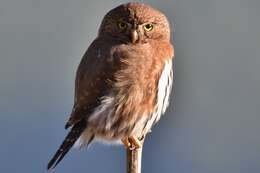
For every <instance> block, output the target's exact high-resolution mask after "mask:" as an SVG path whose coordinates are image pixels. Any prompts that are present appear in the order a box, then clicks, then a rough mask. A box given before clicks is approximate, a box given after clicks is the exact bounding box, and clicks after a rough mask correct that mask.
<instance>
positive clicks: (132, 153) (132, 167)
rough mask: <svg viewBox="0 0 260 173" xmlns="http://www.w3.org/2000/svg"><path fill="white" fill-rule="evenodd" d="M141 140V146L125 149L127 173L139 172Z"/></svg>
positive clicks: (140, 165) (140, 167) (140, 166)
mask: <svg viewBox="0 0 260 173" xmlns="http://www.w3.org/2000/svg"><path fill="white" fill-rule="evenodd" d="M143 141H144V140H143ZM143 141H142V146H141V147H140V148H134V149H129V148H127V149H126V155H127V159H126V161H127V162H126V168H127V173H141V169H142V150H143Z"/></svg>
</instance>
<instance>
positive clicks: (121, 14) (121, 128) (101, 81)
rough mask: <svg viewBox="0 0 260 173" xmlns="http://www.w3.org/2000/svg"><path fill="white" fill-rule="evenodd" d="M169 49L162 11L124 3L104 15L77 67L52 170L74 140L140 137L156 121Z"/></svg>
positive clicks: (168, 75) (167, 79)
mask: <svg viewBox="0 0 260 173" xmlns="http://www.w3.org/2000/svg"><path fill="white" fill-rule="evenodd" d="M173 54H174V51H173V47H172V45H171V43H170V28H169V23H168V21H167V18H166V17H165V15H164V14H163V13H161V12H159V11H157V10H155V9H153V8H152V7H150V6H148V5H145V4H141V3H127V4H123V5H120V6H118V7H116V8H115V9H112V10H111V11H110V12H108V13H107V14H106V16H105V17H104V19H103V21H102V23H101V26H100V29H99V34H98V36H97V38H96V39H95V40H94V41H93V43H92V44H91V45H90V47H89V48H88V50H87V51H86V53H85V55H84V56H83V58H82V60H81V63H80V65H79V67H78V70H77V75H76V83H75V103H74V108H73V110H72V113H71V116H70V118H69V120H68V122H67V124H66V128H69V127H71V131H70V132H69V134H68V135H67V137H66V138H65V140H64V142H63V143H62V145H61V146H60V148H59V150H58V151H57V152H56V154H55V155H54V157H53V158H52V160H51V161H50V162H49V164H48V169H50V168H54V167H55V166H56V165H57V164H58V163H59V162H60V160H61V159H62V158H63V157H64V156H65V154H66V153H67V152H68V151H69V149H70V148H71V147H72V146H73V145H74V143H75V142H76V141H77V140H81V142H82V145H84V144H87V145H88V144H89V143H90V142H91V141H92V140H93V139H95V138H99V139H104V140H107V141H120V140H124V139H126V138H128V137H132V136H134V137H142V136H145V135H146V133H147V132H148V131H149V130H150V128H151V127H152V125H153V124H154V123H155V122H157V121H158V120H159V119H160V116H161V114H163V113H164V111H165V109H166V107H167V105H168V99H169V94H170V91H171V84H172V58H173Z"/></svg>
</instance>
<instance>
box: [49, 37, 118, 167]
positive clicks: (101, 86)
mask: <svg viewBox="0 0 260 173" xmlns="http://www.w3.org/2000/svg"><path fill="white" fill-rule="evenodd" d="M110 45H111V44H110ZM111 56H112V54H111V51H110V47H109V45H106V44H105V43H104V42H102V41H98V40H95V41H94V42H93V43H92V44H91V46H90V47H89V49H88V50H87V52H86V53H85V55H84V56H83V58H82V60H81V62H80V65H79V67H78V70H77V75H76V82H75V103H74V108H73V110H72V113H71V116H70V118H69V120H68V122H67V124H66V126H65V128H68V127H71V126H72V128H71V130H70V132H69V133H68V135H67V136H66V138H65V139H64V141H63V143H62V144H61V145H60V147H59V149H58V150H57V152H56V153H55V154H54V156H53V157H52V159H51V160H50V162H49V163H48V167H47V168H48V169H53V168H55V166H56V165H57V164H58V163H59V162H60V161H61V160H62V158H63V157H64V156H65V155H66V154H67V152H68V151H69V150H70V148H71V147H72V146H73V145H74V143H75V142H76V141H77V139H78V138H79V137H80V136H81V134H82V133H83V131H84V130H85V129H86V127H87V119H88V117H89V116H90V114H91V113H92V112H93V111H94V109H95V108H96V107H97V106H98V105H99V104H100V101H101V99H102V97H104V96H105V95H106V94H107V93H108V91H109V90H111V88H112V81H113V74H114V71H115V68H114V67H115V66H114V62H113V61H111ZM93 138H94V136H93V135H92V136H90V138H89V141H88V143H90V142H91V141H92V140H93Z"/></svg>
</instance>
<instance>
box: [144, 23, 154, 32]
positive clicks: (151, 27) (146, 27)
mask: <svg viewBox="0 0 260 173" xmlns="http://www.w3.org/2000/svg"><path fill="white" fill-rule="evenodd" d="M144 30H145V31H151V30H153V24H150V23H149V24H146V25H144Z"/></svg>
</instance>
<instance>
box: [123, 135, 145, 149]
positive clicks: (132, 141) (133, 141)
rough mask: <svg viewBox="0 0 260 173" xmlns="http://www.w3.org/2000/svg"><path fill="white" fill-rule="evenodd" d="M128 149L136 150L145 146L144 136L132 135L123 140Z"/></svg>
mask: <svg viewBox="0 0 260 173" xmlns="http://www.w3.org/2000/svg"><path fill="white" fill-rule="evenodd" d="M121 141H122V143H123V144H124V146H125V147H126V149H129V150H134V149H138V148H141V147H142V146H143V142H144V137H141V138H138V137H136V136H130V137H127V138H124V139H122V140H121Z"/></svg>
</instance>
